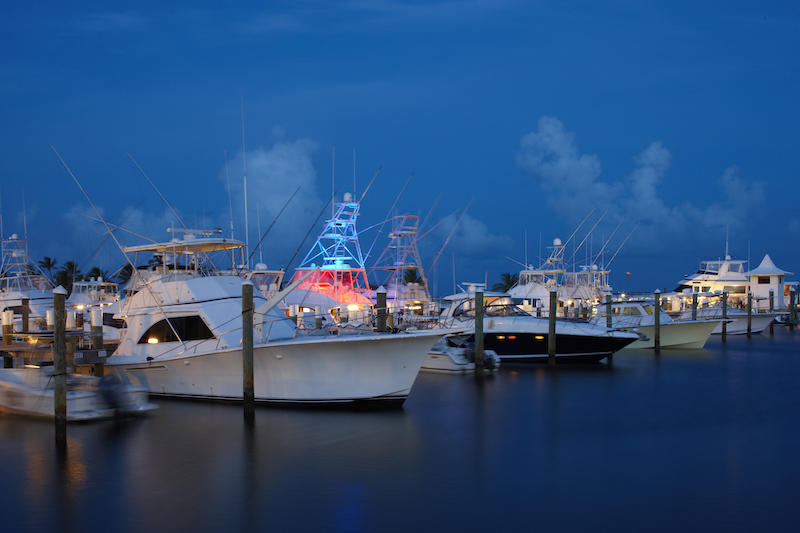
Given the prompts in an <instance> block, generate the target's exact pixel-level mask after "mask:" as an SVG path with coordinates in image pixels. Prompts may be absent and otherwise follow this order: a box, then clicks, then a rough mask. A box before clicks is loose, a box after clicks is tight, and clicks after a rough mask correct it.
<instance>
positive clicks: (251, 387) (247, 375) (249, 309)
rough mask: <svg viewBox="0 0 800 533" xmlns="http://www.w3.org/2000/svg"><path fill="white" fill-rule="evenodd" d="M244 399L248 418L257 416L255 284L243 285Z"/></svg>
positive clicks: (245, 283)
mask: <svg viewBox="0 0 800 533" xmlns="http://www.w3.org/2000/svg"><path fill="white" fill-rule="evenodd" d="M242 378H243V380H242V385H243V392H242V397H243V399H244V415H245V417H246V418H248V417H253V416H254V415H255V381H254V378H253V283H252V282H250V281H245V282H243V283H242Z"/></svg>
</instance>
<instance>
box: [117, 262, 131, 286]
mask: <svg viewBox="0 0 800 533" xmlns="http://www.w3.org/2000/svg"><path fill="white" fill-rule="evenodd" d="M132 274H133V267H132V266H131V264H130V263H126V264H125V265H124V266H123V267H122V268H120V269H119V272H117V275H116V276H114V277H115V278H116V280H117V281H118V282H119V283H120V285H124V284H125V283H127V282H128V280H129V279H131V275H132Z"/></svg>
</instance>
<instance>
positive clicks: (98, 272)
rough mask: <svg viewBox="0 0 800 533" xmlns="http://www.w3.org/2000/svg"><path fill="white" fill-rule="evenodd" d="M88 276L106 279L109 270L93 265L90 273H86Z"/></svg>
mask: <svg viewBox="0 0 800 533" xmlns="http://www.w3.org/2000/svg"><path fill="white" fill-rule="evenodd" d="M86 277H87V278H95V279H98V280H99V279H103V280H104V281H105V280H107V279H108V272H105V271H103V270H100V267H92V269H91V270H90V271H89V273H88V274H86Z"/></svg>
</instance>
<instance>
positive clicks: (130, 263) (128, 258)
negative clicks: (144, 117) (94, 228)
mask: <svg viewBox="0 0 800 533" xmlns="http://www.w3.org/2000/svg"><path fill="white" fill-rule="evenodd" d="M50 148H52V149H53V151H54V152H55V153H56V155H57V156H58V159H59V160H60V161H61V164H62V165H64V168H66V169H67V172H69V175H70V176H72V179H73V180H74V181H75V185H77V186H78V188H79V189H80V190H81V192H82V193H83V195H84V196H85V197H86V201H87V202H89V205H91V206H92V209H94V212H95V214H96V215H97V217H98V218H99V219H100V221H101V222H102V223H103V225H104V226H105V227H106V231H107V232H108V233H109V235H111V238H112V239H114V242H115V243H117V247H118V248H119V249H120V251H121V252H122V255H123V256H125V260H126V261H127V262H128V264H129V265H130V266H131V268H132V269H133V271H132V275H134V276H135V275H136V265H134V264H133V262H132V261H131V259H130V257H128V254H126V253H125V249H124V247H123V246H122V244H120V242H119V241H118V240H117V237H116V235H114V233H113V232H112V231H111V227H110V226H109V225H108V223H107V222H106V221H105V220H104V219H103V216H102V215H101V214H100V211H99V210H98V209H97V207H96V206H95V205H94V203H92V200H91V199H90V198H89V195H88V194H86V191H85V190H84V189H83V187H82V186H81V184H80V182H78V178H76V177H75V174H73V173H72V171H71V170H70V169H69V167H68V166H67V163H66V162H65V161H64V159H63V158H62V157H61V154H59V153H58V150H56V147H55V146H53V145H52V144H51V145H50ZM128 155H130V154H128ZM131 159H133V158H131ZM135 162H136V161H134V163H135ZM136 166H139V165H136ZM148 179H149V178H148ZM165 201H166V200H165ZM168 205H169V204H168ZM181 224H183V222H181ZM184 227H185V226H184ZM142 285H144V287H145V288H146V289H147V292H149V293H150V297H151V298H153V302H155V304H156V306H157V307H158V310H159V311H161V314H162V315H163V317H164V319H165V320H166V321H167V324H168V325H169V329H171V330H172V333H174V334H175V338H176V339H178V340H179V341H180V343H181V346H183V348H184V350H185V349H186V344H184V342H183V339H181V336H180V335H178V332H177V331H176V330H175V326H173V325H172V321H171V320H170V319H169V318H168V317H167V314H166V313H165V312H164V309H162V308H161V304H160V303H159V302H158V299H157V298H156V297H155V295H154V294H153V291H152V290H151V289H150V286H149V285H148V284H147V283H143V284H142Z"/></svg>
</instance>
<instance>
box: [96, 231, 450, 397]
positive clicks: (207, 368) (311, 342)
mask: <svg viewBox="0 0 800 533" xmlns="http://www.w3.org/2000/svg"><path fill="white" fill-rule="evenodd" d="M243 249H244V243H242V242H241V241H237V240H233V239H227V238H224V237H221V236H220V235H219V234H217V233H211V232H199V231H198V232H194V233H186V234H185V235H184V236H183V238H182V239H173V240H171V241H169V242H163V243H152V244H145V245H142V246H131V247H128V248H125V252H126V253H127V254H132V256H133V257H132V263H133V264H139V262H140V260H143V257H142V256H143V255H145V254H147V255H150V254H155V256H156V258H157V260H156V261H154V262H153V263H152V264H151V266H149V267H147V268H146V269H137V270H136V271H135V274H134V276H135V279H134V287H133V289H134V292H133V294H132V296H130V297H128V298H127V299H126V300H125V302H124V304H123V306H122V308H121V310H120V314H119V315H117V318H120V319H122V320H124V321H125V328H124V329H123V332H122V334H121V340H120V344H119V346H118V347H117V349H116V350H115V351H114V353H113V354H112V355H111V356H109V357H108V359H107V360H106V370H107V371H108V372H109V373H115V374H117V375H119V376H120V378H121V379H122V381H123V383H126V384H132V385H139V386H143V387H146V388H147V389H148V390H149V391H150V392H151V393H152V394H156V395H164V396H173V397H182V398H198V399H216V400H241V399H242V397H243V386H242V302H243V300H242V289H243V283H250V282H249V281H245V280H243V279H242V278H241V277H240V276H239V275H237V273H236V271H235V269H229V270H226V271H218V270H216V267H215V266H214V261H215V260H216V261H220V257H223V258H225V260H226V261H229V262H230V263H229V264H230V265H236V264H242V262H237V260H236V256H237V255H238V254H241V253H242V250H243ZM312 272H313V271H312ZM301 281H302V278H301V280H297V281H295V282H293V283H291V284H290V285H289V286H288V287H287V288H285V289H284V290H282V291H280V292H278V294H277V295H275V296H274V297H273V298H271V299H269V300H267V298H266V297H265V296H264V295H263V294H261V293H260V292H259V291H254V294H253V308H254V318H253V343H254V348H253V360H254V365H253V367H254V380H255V399H256V401H259V402H280V403H311V404H316V403H355V402H364V403H375V404H383V405H391V404H394V405H397V404H402V403H403V401H404V400H405V398H406V396H407V395H408V393H409V391H410V390H411V386H412V385H413V383H414V380H415V379H416V377H417V373H418V372H419V370H420V367H421V365H422V363H423V361H424V360H425V358H426V356H427V354H428V350H429V349H430V348H431V347H432V346H433V344H434V343H435V342H436V341H437V340H438V339H439V338H441V337H442V336H444V335H445V334H447V333H451V332H452V331H448V330H445V329H440V330H427V331H414V332H401V333H375V332H373V331H371V330H370V331H363V330H359V331H358V332H357V333H354V334H349V335H347V334H339V332H338V331H337V330H335V329H332V330H330V331H329V332H327V334H325V335H306V334H303V333H302V332H301V329H300V328H298V327H297V325H296V324H295V322H293V321H292V320H290V319H289V318H288V317H287V315H286V314H285V313H284V312H282V311H280V310H279V309H278V308H277V304H278V303H279V302H280V301H281V300H282V299H284V298H285V296H286V294H288V293H289V292H290V291H292V290H293V289H294V288H295V287H296V286H297V285H299V283H300V282H301Z"/></svg>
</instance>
